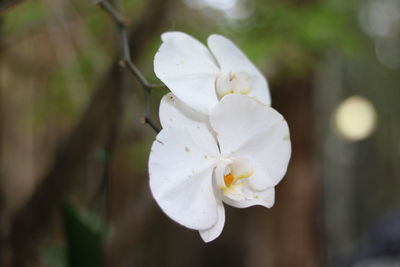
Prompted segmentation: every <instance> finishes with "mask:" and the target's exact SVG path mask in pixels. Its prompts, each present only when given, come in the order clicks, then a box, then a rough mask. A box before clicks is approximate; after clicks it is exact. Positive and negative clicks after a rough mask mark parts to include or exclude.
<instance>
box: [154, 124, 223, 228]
mask: <svg viewBox="0 0 400 267" xmlns="http://www.w3.org/2000/svg"><path fill="white" fill-rule="evenodd" d="M218 154H219V151H218V146H217V144H216V142H215V140H214V138H213V136H212V134H211V133H210V132H209V131H208V129H206V128H205V127H197V124H196V122H194V121H193V122H191V121H190V120H188V121H186V122H185V123H184V124H179V125H173V126H171V127H167V128H165V129H163V130H162V131H161V132H160V133H159V134H158V135H157V137H156V141H154V143H153V145H152V149H151V153H150V158H149V176H150V188H151V191H152V194H153V196H154V198H155V200H156V201H157V203H158V205H159V206H160V207H161V209H162V210H163V211H164V212H165V213H166V214H167V215H168V216H169V217H171V218H172V219H173V220H175V221H176V222H178V223H180V224H182V225H184V226H186V227H188V228H191V229H196V230H199V229H207V228H210V227H212V226H213V225H215V223H216V222H217V206H218V205H217V199H216V197H215V193H214V191H213V179H212V176H213V169H214V167H215V165H216V160H215V158H216V157H217V156H218Z"/></svg>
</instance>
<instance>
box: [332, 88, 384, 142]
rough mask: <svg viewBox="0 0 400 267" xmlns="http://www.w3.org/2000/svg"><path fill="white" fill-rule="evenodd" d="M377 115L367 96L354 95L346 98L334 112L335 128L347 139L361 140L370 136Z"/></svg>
mask: <svg viewBox="0 0 400 267" xmlns="http://www.w3.org/2000/svg"><path fill="white" fill-rule="evenodd" d="M376 121H377V115H376V111H375V108H374V106H373V105H372V103H371V102H370V101H369V100H368V99H367V98H365V97H362V96H352V97H349V98H347V99H346V100H344V101H343V102H342V103H341V104H340V105H339V106H338V107H337V109H336V112H335V114H334V123H335V128H336V130H337V131H338V133H339V134H340V135H341V136H342V137H344V138H345V139H347V140H350V141H359V140H362V139H365V138H367V137H368V136H370V135H371V134H372V133H373V131H374V130H375V127H376Z"/></svg>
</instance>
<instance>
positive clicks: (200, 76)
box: [154, 32, 219, 114]
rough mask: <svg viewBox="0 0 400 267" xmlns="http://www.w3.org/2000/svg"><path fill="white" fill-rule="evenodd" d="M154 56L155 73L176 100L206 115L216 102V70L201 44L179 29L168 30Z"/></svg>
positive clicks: (213, 62)
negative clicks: (178, 30) (174, 30)
mask: <svg viewBox="0 0 400 267" xmlns="http://www.w3.org/2000/svg"><path fill="white" fill-rule="evenodd" d="M161 38H162V40H163V43H162V44H161V47H160V48H159V50H158V52H157V54H156V55H155V58H154V72H155V74H156V75H157V77H158V78H159V79H160V80H161V81H162V82H163V83H165V84H166V85H167V86H168V88H169V89H170V90H171V91H172V92H173V93H174V95H176V96H177V97H178V98H179V99H181V100H182V101H183V102H185V103H186V104H187V105H189V106H190V107H192V108H194V109H196V110H198V111H201V112H203V113H205V114H209V112H210V110H211V108H212V107H213V106H214V105H215V104H216V103H217V102H218V99H217V96H216V92H215V80H216V75H217V73H218V72H219V69H218V66H217V65H216V63H215V60H214V59H213V57H212V55H211V53H210V52H209V50H208V49H207V47H205V46H204V45H203V44H202V43H200V42H199V41H197V40H196V39H194V38H193V37H191V36H189V35H187V34H185V33H182V32H167V33H164V34H163V35H162V36H161Z"/></svg>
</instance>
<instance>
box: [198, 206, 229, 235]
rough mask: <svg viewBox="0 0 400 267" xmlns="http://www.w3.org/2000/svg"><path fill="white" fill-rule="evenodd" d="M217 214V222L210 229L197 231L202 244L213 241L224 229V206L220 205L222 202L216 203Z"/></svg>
mask: <svg viewBox="0 0 400 267" xmlns="http://www.w3.org/2000/svg"><path fill="white" fill-rule="evenodd" d="M217 213H218V215H217V216H218V218H217V222H216V223H215V224H214V225H213V226H212V227H211V228H208V229H205V230H200V231H199V233H200V236H201V238H202V239H203V241H204V242H211V241H213V240H214V239H216V238H217V237H218V236H219V235H220V234H221V233H222V229H224V224H225V208H224V204H223V203H222V201H219V202H218V210H217Z"/></svg>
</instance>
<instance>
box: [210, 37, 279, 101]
mask: <svg viewBox="0 0 400 267" xmlns="http://www.w3.org/2000/svg"><path fill="white" fill-rule="evenodd" d="M208 47H209V49H210V50H211V52H212V53H213V55H214V57H215V58H216V59H217V62H218V64H219V66H220V68H221V72H223V73H230V72H246V73H247V74H248V75H249V76H250V79H251V84H252V88H251V90H250V92H249V93H248V95H249V96H253V97H254V98H256V99H257V100H258V101H260V102H262V103H264V104H266V105H268V106H270V105H271V96H270V92H269V87H268V83H267V80H266V79H265V77H264V75H263V74H262V73H261V72H260V71H259V70H258V69H257V67H256V66H254V64H253V63H252V62H251V61H250V60H249V59H248V58H247V57H246V55H245V54H243V52H242V51H241V50H240V49H239V48H238V47H237V46H236V45H235V44H234V43H233V42H232V41H230V40H229V39H227V38H225V37H224V36H221V35H218V34H213V35H210V36H209V37H208Z"/></svg>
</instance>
